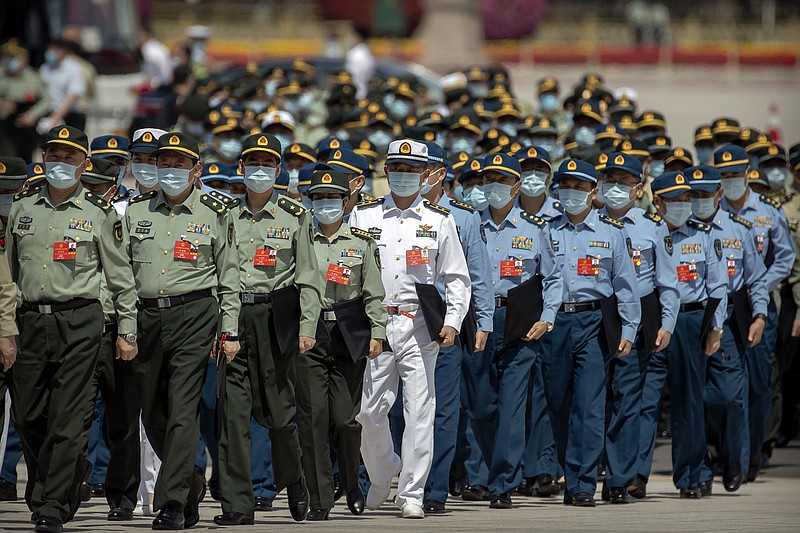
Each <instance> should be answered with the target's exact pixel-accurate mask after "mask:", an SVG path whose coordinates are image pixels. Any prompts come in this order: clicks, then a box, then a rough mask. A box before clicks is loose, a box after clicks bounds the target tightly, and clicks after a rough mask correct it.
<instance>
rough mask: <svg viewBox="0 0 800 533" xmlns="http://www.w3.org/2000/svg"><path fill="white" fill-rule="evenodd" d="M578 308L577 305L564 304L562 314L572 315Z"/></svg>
mask: <svg viewBox="0 0 800 533" xmlns="http://www.w3.org/2000/svg"><path fill="white" fill-rule="evenodd" d="M577 309H578V306H577V304H564V312H565V313H574V312H575V311H577Z"/></svg>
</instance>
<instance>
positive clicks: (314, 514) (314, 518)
mask: <svg viewBox="0 0 800 533" xmlns="http://www.w3.org/2000/svg"><path fill="white" fill-rule="evenodd" d="M330 514H331V510H330V509H311V510H310V511H309V512H308V515H306V520H309V521H311V522H322V521H323V520H327V519H328V516H330Z"/></svg>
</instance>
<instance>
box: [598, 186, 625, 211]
mask: <svg viewBox="0 0 800 533" xmlns="http://www.w3.org/2000/svg"><path fill="white" fill-rule="evenodd" d="M600 190H601V191H602V194H603V199H604V200H605V203H606V205H607V206H608V207H610V208H611V209H622V208H623V207H625V206H627V205H628V204H629V203H631V188H630V187H629V186H627V185H619V184H617V183H603V185H602V186H601V188H600Z"/></svg>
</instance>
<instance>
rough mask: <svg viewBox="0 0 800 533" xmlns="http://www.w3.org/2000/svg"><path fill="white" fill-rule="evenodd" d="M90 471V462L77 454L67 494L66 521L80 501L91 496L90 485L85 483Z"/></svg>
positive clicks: (75, 511) (75, 510)
mask: <svg viewBox="0 0 800 533" xmlns="http://www.w3.org/2000/svg"><path fill="white" fill-rule="evenodd" d="M91 472H92V463H90V462H89V461H88V459H86V457H84V456H82V455H79V456H78V459H77V462H76V463H75V477H73V478H72V486H71V487H70V491H69V494H68V495H67V503H68V504H69V514H68V515H67V520H66V521H67V522H69V521H70V520H72V518H73V517H74V516H75V513H77V512H78V507H80V506H81V502H85V501H89V499H91V497H92V487H91V485H89V484H88V483H86V480H87V479H88V477H89V474H90V473H91Z"/></svg>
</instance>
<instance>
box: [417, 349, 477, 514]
mask: <svg viewBox="0 0 800 533" xmlns="http://www.w3.org/2000/svg"><path fill="white" fill-rule="evenodd" d="M464 351H465V350H464V349H463V348H462V347H461V346H459V345H456V346H449V347H447V348H442V349H440V350H439V357H438V358H437V359H436V370H435V374H434V386H435V388H436V415H435V418H434V420H433V462H432V464H431V471H430V473H429V474H428V481H427V482H426V483H425V496H424V498H423V499H424V500H436V501H438V502H441V503H445V502H446V501H447V493H448V489H449V480H450V465H451V464H452V463H453V457H455V455H456V440H457V438H458V419H459V413H460V411H461V362H462V360H463V359H464V357H469V355H465V354H464Z"/></svg>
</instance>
